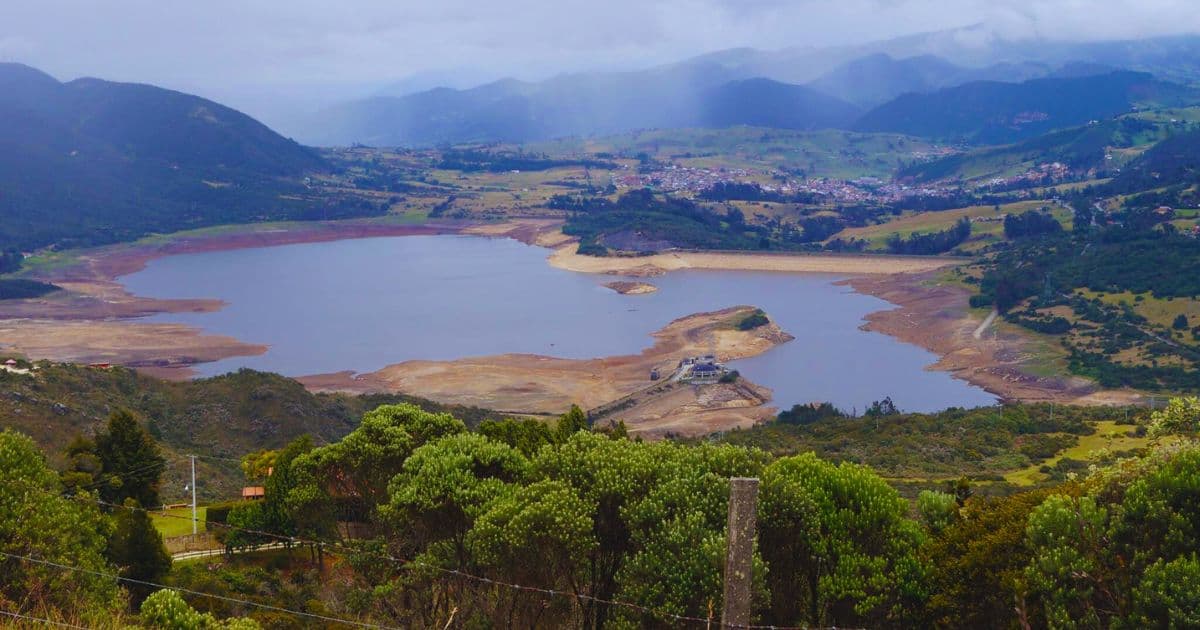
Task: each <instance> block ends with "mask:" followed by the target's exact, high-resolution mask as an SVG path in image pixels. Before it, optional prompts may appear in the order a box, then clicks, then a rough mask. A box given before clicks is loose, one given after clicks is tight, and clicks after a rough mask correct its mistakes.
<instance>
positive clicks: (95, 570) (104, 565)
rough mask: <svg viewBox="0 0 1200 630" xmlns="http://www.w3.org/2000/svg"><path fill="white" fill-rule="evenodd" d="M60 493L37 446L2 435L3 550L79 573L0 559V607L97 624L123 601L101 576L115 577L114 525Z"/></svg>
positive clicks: (0, 504)
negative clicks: (109, 550)
mask: <svg viewBox="0 0 1200 630" xmlns="http://www.w3.org/2000/svg"><path fill="white" fill-rule="evenodd" d="M61 493H62V486H61V483H60V482H59V478H58V475H56V474H55V473H54V471H52V470H51V469H50V467H49V466H47V465H46V461H45V458H44V457H43V456H42V454H41V453H40V452H39V451H38V449H37V447H36V446H34V444H33V441H32V440H30V439H29V438H27V437H25V436H23V435H21V434H19V433H15V432H12V431H7V430H6V431H4V432H0V551H2V552H4V553H8V554H14V555H18V556H29V557H33V558H38V559H40V560H47V561H50V562H55V563H58V564H63V565H68V566H71V567H78V568H79V569H82V570H81V571H64V570H63V569H59V568H55V567H51V566H45V565H40V564H35V563H31V562H28V561H24V560H18V559H13V558H0V608H3V609H5V610H10V611H12V610H22V611H25V612H27V613H29V614H34V615H35V616H48V617H62V616H66V618H69V619H76V620H80V621H85V622H87V621H90V622H93V623H100V622H101V621H103V620H106V619H109V618H110V616H111V613H112V612H113V611H115V610H117V609H118V608H119V607H120V605H121V601H122V598H121V592H120V589H119V588H118V585H117V582H116V581H115V580H113V579H112V578H109V577H105V575H102V574H112V573H113V569H112V567H111V566H109V564H108V562H107V561H106V560H105V557H104V549H105V540H106V538H107V536H108V534H109V532H110V531H111V528H112V524H111V522H110V521H109V520H108V519H107V518H106V517H105V516H104V515H103V514H101V513H100V512H99V510H97V508H96V506H95V504H94V503H91V502H89V501H86V500H79V501H76V500H74V499H70V498H66V497H63V496H61ZM86 498H87V497H84V499H86Z"/></svg>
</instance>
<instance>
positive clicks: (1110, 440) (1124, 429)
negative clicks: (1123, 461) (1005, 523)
mask: <svg viewBox="0 0 1200 630" xmlns="http://www.w3.org/2000/svg"><path fill="white" fill-rule="evenodd" d="M1133 429H1134V427H1133V426H1131V425H1121V424H1117V422H1116V421H1115V420H1101V421H1099V422H1097V423H1096V432H1095V433H1093V434H1091V435H1081V436H1079V442H1078V443H1076V444H1075V446H1072V447H1070V448H1067V449H1065V450H1063V451H1061V452H1059V453H1058V454H1057V455H1055V456H1054V457H1051V458H1050V459H1047V460H1046V461H1044V462H1041V463H1038V464H1033V465H1031V466H1029V467H1028V468H1022V469H1021V470H1014V471H1012V472H1010V473H1007V474H1005V475H1004V479H1005V480H1006V481H1008V482H1009V483H1013V484H1016V485H1018V486H1032V485H1034V484H1036V483H1038V482H1040V481H1045V480H1046V475H1045V473H1042V472H1041V471H1040V470H1039V469H1040V468H1041V467H1042V466H1050V467H1051V468H1053V467H1054V465H1055V464H1057V463H1058V462H1059V461H1060V460H1062V459H1063V458H1070V459H1074V460H1079V461H1089V460H1093V459H1095V455H1096V453H1097V452H1098V451H1101V450H1108V451H1110V452H1112V451H1130V450H1136V449H1140V448H1145V447H1147V446H1149V445H1150V442H1151V438H1149V437H1131V436H1130V435H1129V433H1130V432H1131V431H1133Z"/></svg>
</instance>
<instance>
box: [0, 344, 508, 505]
mask: <svg viewBox="0 0 1200 630" xmlns="http://www.w3.org/2000/svg"><path fill="white" fill-rule="evenodd" d="M30 367H32V366H30ZM395 402H411V403H416V404H419V405H421V406H423V407H424V408H427V409H431V410H438V411H441V410H445V409H450V410H453V412H454V413H455V415H457V416H458V417H460V418H463V419H464V420H465V421H466V422H468V423H469V424H470V425H471V426H476V425H478V424H479V422H481V421H482V420H483V419H485V418H488V417H494V416H492V415H491V414H490V413H489V412H486V411H484V410H479V409H469V408H464V407H448V406H443V405H438V404H436V403H433V402H431V401H425V400H421V399H419V398H416V397H412V396H404V395H399V394H397V395H367V396H350V395H343V394H313V393H310V392H309V391H308V390H306V389H304V387H303V386H302V385H300V384H299V383H297V382H296V381H293V380H291V379H289V378H285V377H282V376H279V375H277V374H268V373H263V372H254V371H251V370H241V371H238V372H233V373H230V374H226V375H224V376H218V377H214V378H206V379H197V380H189V381H178V382H177V381H164V380H160V379H156V378H152V377H148V376H144V375H141V374H139V373H137V372H135V371H133V370H129V369H126V368H122V367H114V368H109V369H101V368H90V367H85V366H79V365H72V364H51V363H42V364H39V365H38V366H37V370H36V371H35V372H34V374H33V375H32V376H30V375H21V374H14V373H10V372H7V371H0V418H2V419H3V425H4V426H5V427H6V428H10V429H15V430H18V431H21V432H23V433H25V434H27V435H29V436H31V437H33V438H34V439H35V440H37V442H38V444H39V445H41V446H42V447H43V448H45V449H46V450H47V451H48V452H49V453H51V454H52V455H53V456H54V459H58V457H59V455H60V454H61V453H62V451H63V449H64V448H66V446H67V444H68V443H69V442H70V441H71V440H72V439H73V438H74V437H75V436H76V435H85V436H86V435H91V434H93V433H94V432H95V431H96V430H97V429H98V428H99V427H100V426H101V425H102V424H103V423H104V422H105V420H106V419H107V417H108V414H109V413H111V412H112V411H113V410H115V409H126V410H129V411H131V412H132V413H133V414H134V415H135V416H136V417H137V418H139V419H142V420H144V421H146V422H147V423H148V426H149V427H150V430H151V432H152V434H153V435H154V436H155V437H156V438H157V439H159V440H161V441H162V442H163V444H164V446H166V447H167V448H168V449H169V450H170V451H171V452H173V453H196V454H199V455H204V456H213V457H217V458H222V457H240V456H241V455H242V454H244V453H247V452H250V451H253V450H257V449H262V448H279V447H281V446H283V445H284V444H286V443H288V442H289V441H291V440H293V439H295V438H296V437H297V436H299V435H304V434H308V435H311V436H313V438H314V439H315V440H317V441H318V442H319V443H326V442H331V441H334V440H337V439H338V438H340V437H342V436H344V435H345V434H347V433H349V432H350V431H351V430H353V429H354V427H356V426H357V425H358V421H359V419H360V418H361V417H362V414H363V413H364V412H365V411H367V410H369V409H372V408H374V407H376V406H378V405H381V404H385V403H395ZM214 461H217V460H214ZM201 463H202V465H204V466H205V471H206V472H208V473H211V474H206V475H204V477H205V478H206V480H207V482H206V484H205V485H204V486H203V487H202V488H201V495H202V496H208V497H222V496H228V492H229V491H230V490H231V489H233V488H235V487H236V486H237V485H238V482H239V480H238V479H237V474H238V471H237V469H236V467H229V466H222V465H219V464H218V465H216V466H210V465H209V464H211V462H203V461H202V462H201ZM177 472H182V469H180V470H179V471H177Z"/></svg>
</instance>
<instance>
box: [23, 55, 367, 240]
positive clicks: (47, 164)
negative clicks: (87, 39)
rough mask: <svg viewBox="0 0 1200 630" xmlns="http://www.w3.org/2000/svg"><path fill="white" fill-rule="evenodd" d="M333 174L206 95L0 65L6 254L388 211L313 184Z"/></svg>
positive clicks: (307, 154) (305, 152) (323, 164)
mask: <svg viewBox="0 0 1200 630" xmlns="http://www.w3.org/2000/svg"><path fill="white" fill-rule="evenodd" d="M328 169H329V165H328V164H326V162H325V161H324V160H323V159H322V158H321V157H320V156H319V155H317V153H315V152H314V151H313V150H311V149H308V148H306V147H303V146H300V145H299V144H297V143H295V142H293V141H291V140H288V139H286V138H283V137H282V136H280V135H278V134H276V133H275V132H273V131H271V130H270V129H268V128H267V127H265V126H263V125H262V124H261V123H259V122H257V121H255V120H254V119H252V118H250V117H248V116H246V115H244V114H241V113H239V112H237V111H234V110H232V109H229V108H227V107H224V106H221V105H219V104H217V103H213V102H211V101H208V100H205V99H202V98H198V97H195V96H190V95H187V94H181V93H179V92H173V91H170V90H164V89H161V88H156V87H153V86H148V85H135V84H125V83H112V82H109V81H101V80H99V79H78V80H75V81H71V82H69V83H59V82H58V81H56V80H55V79H53V78H52V77H50V76H48V75H46V74H43V73H41V72H38V71H37V70H34V69H32V68H29V67H27V66H22V65H18V64H0V190H3V194H2V195H0V214H2V215H3V216H4V221H2V222H0V250H7V249H9V248H18V249H21V250H26V251H28V250H31V249H34V248H38V247H43V246H46V245H60V246H84V245H95V244H101V243H109V242H114V241H121V240H129V239H133V238H137V237H139V236H142V235H144V234H147V233H150V232H169V231H176V230H181V229H186V228H194V227H201V226H205V225H215V224H220V223H243V222H250V221H260V220H270V219H319V218H344V217H350V216H362V215H365V214H373V213H377V212H378V211H379V209H378V208H377V207H375V206H372V205H369V204H368V205H363V204H361V203H360V202H358V201H356V200H351V199H342V198H337V197H330V196H325V195H322V194H319V193H317V192H316V191H314V190H312V189H310V188H308V187H306V186H305V184H304V182H303V177H304V176H305V175H306V174H315V173H317V172H320V171H325V170H328Z"/></svg>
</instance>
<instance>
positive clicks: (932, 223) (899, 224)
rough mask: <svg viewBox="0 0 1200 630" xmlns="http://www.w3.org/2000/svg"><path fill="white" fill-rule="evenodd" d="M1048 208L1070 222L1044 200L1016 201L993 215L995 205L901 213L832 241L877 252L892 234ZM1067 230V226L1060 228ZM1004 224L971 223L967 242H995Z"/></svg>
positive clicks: (932, 230)
mask: <svg viewBox="0 0 1200 630" xmlns="http://www.w3.org/2000/svg"><path fill="white" fill-rule="evenodd" d="M1047 206H1050V207H1051V208H1052V210H1051V212H1052V214H1054V216H1055V218H1057V219H1058V220H1059V221H1060V222H1061V221H1063V220H1064V218H1065V219H1068V220H1069V219H1070V216H1069V213H1068V212H1067V211H1066V210H1064V209H1062V208H1057V207H1053V205H1052V204H1051V203H1050V202H1047V201H1019V202H1016V203H1010V204H1005V205H1002V206H1000V211H999V212H997V211H996V209H995V206H970V207H967V208H959V209H957V210H943V211H938V212H914V213H905V214H903V215H901V216H900V218H898V219H895V220H892V221H888V222H887V223H882V224H880V225H871V226H867V227H861V228H849V229H846V230H842V231H841V232H839V233H838V234H837V235H835V238H843V239H849V238H859V239H864V240H866V241H867V242H868V243H869V247H871V248H873V249H878V248H882V247H885V243H886V241H887V238H888V237H889V236H891V235H892V234H899V235H901V236H904V237H908V236H911V235H913V234H915V233H918V232H920V233H927V232H938V231H941V230H945V229H948V228H951V227H953V226H954V224H955V222H957V221H958V220H959V219H961V218H963V217H966V218H969V219H973V220H974V219H983V218H1000V217H1003V216H1004V215H1005V214H1023V213H1025V212H1029V211H1031V210H1037V209H1038V208H1042V207H1047ZM1063 227H1064V228H1066V229H1070V226H1069V225H1064V226H1063ZM1003 234H1004V222H1003V221H1002V220H1001V221H987V222H982V221H979V222H974V223H972V224H971V239H972V241H975V240H977V239H988V238H990V239H991V240H998V239H1000V238H1002V237H1003Z"/></svg>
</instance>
